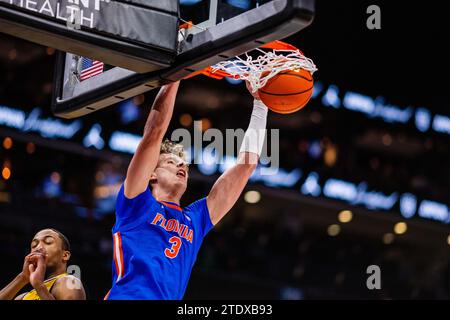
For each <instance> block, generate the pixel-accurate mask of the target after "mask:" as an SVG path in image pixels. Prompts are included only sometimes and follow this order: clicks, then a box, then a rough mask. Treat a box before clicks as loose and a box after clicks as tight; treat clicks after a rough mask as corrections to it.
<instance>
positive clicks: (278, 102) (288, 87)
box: [187, 41, 317, 114]
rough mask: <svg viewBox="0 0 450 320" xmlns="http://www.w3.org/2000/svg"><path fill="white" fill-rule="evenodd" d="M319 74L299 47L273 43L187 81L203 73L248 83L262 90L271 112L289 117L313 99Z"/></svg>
mask: <svg viewBox="0 0 450 320" xmlns="http://www.w3.org/2000/svg"><path fill="white" fill-rule="evenodd" d="M316 71H317V68H316V65H315V64H314V62H313V61H312V60H311V59H309V58H307V57H305V55H304V54H303V53H302V52H301V51H300V50H299V49H298V48H296V47H295V46H293V45H291V44H289V43H286V42H283V41H273V42H270V43H268V44H265V45H263V46H261V47H259V48H257V49H255V50H252V51H250V52H246V53H245V54H243V55H242V56H237V57H235V58H233V59H231V60H226V61H222V62H219V63H217V64H215V65H213V66H210V67H208V68H206V69H203V70H201V71H198V72H195V73H193V74H191V75H190V76H189V77H187V78H191V77H194V76H196V75H199V74H203V75H206V76H208V77H211V78H214V79H223V78H224V77H230V78H234V79H241V80H245V81H247V82H248V83H249V84H250V87H251V89H252V91H253V92H256V91H258V93H259V96H260V98H261V100H262V101H263V102H264V104H265V105H267V107H268V108H269V109H270V110H272V111H274V112H277V113H282V114H288V113H293V112H296V111H298V110H300V109H301V108H303V107H304V106H305V105H306V104H307V103H308V101H309V100H310V98H311V96H312V92H313V87H314V80H313V77H312V75H313V73H314V72H316Z"/></svg>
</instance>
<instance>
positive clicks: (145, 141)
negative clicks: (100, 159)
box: [124, 81, 179, 199]
mask: <svg viewBox="0 0 450 320" xmlns="http://www.w3.org/2000/svg"><path fill="white" fill-rule="evenodd" d="M178 86H179V82H178V81H177V82H174V83H171V84H168V85H165V86H163V87H161V89H160V90H159V93H158V95H157V96H156V99H155V101H154V102H153V106H152V109H151V110H150V113H149V115H148V118H147V122H146V124H145V128H144V134H143V137H142V140H141V142H140V143H139V146H138V147H137V149H136V152H135V154H134V156H133V159H132V160H131V162H130V165H129V166H128V171H127V177H126V179H125V183H124V193H125V196H126V197H127V198H130V199H131V198H134V197H136V196H137V195H139V194H141V193H142V192H144V191H145V190H146V188H147V186H148V183H149V180H150V175H151V173H152V172H153V171H154V169H155V167H156V165H157V163H158V158H159V150H160V147H161V142H162V139H163V137H164V135H165V133H166V131H167V127H168V126H169V122H170V119H171V118H172V113H173V107H174V104H175V97H176V94H177V91H178Z"/></svg>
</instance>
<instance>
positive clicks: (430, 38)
mask: <svg viewBox="0 0 450 320" xmlns="http://www.w3.org/2000/svg"><path fill="white" fill-rule="evenodd" d="M187 2H189V1H187ZM192 2H195V1H192ZM228 2H229V4H230V6H231V7H233V8H235V9H236V10H239V7H241V6H246V5H248V4H247V1H244V0H242V1H232V0H229V1H228ZM434 2H435V3H434V4H433V5H431V4H428V5H427V7H422V6H423V5H424V4H421V5H419V4H418V5H414V6H413V5H411V6H406V5H401V4H400V3H397V2H395V3H393V2H386V1H384V2H380V3H379V5H380V7H381V10H382V11H381V12H382V29H381V30H368V29H367V28H366V27H365V24H366V19H367V14H366V8H367V6H368V4H371V3H368V2H365V1H361V2H359V3H355V2H353V1H327V2H326V1H317V4H316V12H317V16H316V18H315V20H314V22H313V24H312V25H311V26H310V27H309V28H307V29H306V30H304V31H303V32H301V33H299V34H298V35H296V36H294V37H292V38H289V39H287V40H288V42H291V43H293V44H294V45H296V46H297V47H299V48H300V49H301V50H302V51H303V52H304V53H305V54H306V55H307V56H309V57H311V58H312V59H314V62H315V63H316V64H317V66H318V68H319V71H318V72H317V73H316V74H315V81H316V82H315V88H314V96H313V98H312V100H311V101H310V103H309V104H308V106H307V107H306V108H305V109H303V110H301V111H299V112H297V113H295V114H292V115H277V114H274V113H270V115H269V118H268V128H269V129H270V128H279V129H280V160H281V163H280V167H281V168H280V171H279V172H278V174H277V175H274V176H265V177H262V176H259V177H258V176H256V177H255V179H254V180H253V182H252V183H250V184H249V185H248V187H247V189H246V193H245V194H244V195H243V196H242V198H241V199H240V200H239V202H238V204H237V205H236V206H235V207H234V208H233V210H232V212H230V213H229V214H228V215H227V216H226V218H225V219H224V220H223V221H222V222H221V223H220V224H219V225H218V226H217V227H216V228H215V229H213V231H212V232H211V233H210V234H209V235H208V236H207V238H206V239H205V241H204V244H203V246H202V249H201V251H200V254H199V257H198V259H197V264H196V266H195V267H194V271H193V274H192V277H191V280H190V284H189V287H188V291H187V294H186V296H185V298H186V299H350V298H353V299H420V298H424V299H450V255H449V253H450V228H449V222H450V213H449V208H450V207H449V206H450V196H449V195H450V185H449V181H450V169H449V167H450V166H449V163H450V144H449V142H450V112H449V108H448V106H449V105H450V93H449V92H450V91H449V90H448V86H449V83H450V72H449V71H450V61H449V59H448V57H449V56H450V52H449V49H448V48H447V47H445V46H443V44H444V43H446V42H447V41H448V30H449V28H448V27H449V26H448V24H449V21H450V20H449V19H448V13H449V12H450V10H449V9H450V8H448V4H445V3H443V2H442V3H441V4H438V1H434ZM182 9H183V10H195V4H194V5H193V7H189V6H187V5H184V6H183V8H182ZM54 57H55V50H54V49H52V48H47V47H42V46H39V45H35V44H32V43H29V42H26V41H23V40H19V39H16V38H13V37H10V36H6V35H3V34H0V74H1V77H0V136H1V140H0V146H1V147H0V155H1V156H0V161H1V162H0V166H1V168H0V170H1V176H2V178H1V180H0V255H1V257H2V258H1V261H2V263H1V265H0V271H1V274H2V278H1V279H0V286H4V285H6V284H7V283H8V282H9V281H10V280H11V279H12V278H13V277H14V276H15V275H16V274H17V273H18V272H19V271H20V269H21V267H22V263H23V258H24V256H25V255H26V254H27V252H28V250H29V242H30V240H31V238H32V236H33V235H34V233H35V232H36V231H37V230H39V229H40V228H43V227H48V226H50V227H54V228H57V229H59V230H61V231H62V232H63V233H65V234H66V235H67V236H68V238H69V240H70V241H71V245H72V260H71V264H76V265H79V266H80V268H81V272H82V273H81V277H82V280H83V283H84V285H85V287H86V291H87V294H88V298H89V299H102V298H103V297H104V295H105V294H106V292H107V291H108V290H109V288H110V284H111V255H112V247H111V246H112V240H111V233H110V230H111V227H112V225H113V224H114V206H115V195H116V193H117V191H118V188H119V186H120V184H121V183H122V181H123V179H124V174H125V172H126V168H127V165H128V162H129V160H130V157H131V154H130V151H129V150H130V146H133V144H134V143H135V142H136V139H137V138H139V137H138V135H139V134H141V132H142V129H143V126H144V123H145V119H146V116H147V114H148V112H149V109H150V105H151V104H152V102H153V98H154V96H155V95H156V91H157V90H155V91H152V92H150V93H148V94H145V95H140V96H137V97H135V98H133V99H130V100H128V101H125V102H123V103H120V104H118V105H115V106H113V107H110V108H106V109H104V110H101V111H97V112H95V113H92V114H89V115H87V116H84V117H82V118H79V119H73V120H63V119H59V118H56V117H54V116H53V115H52V114H51V111H50V101H51V92H52V77H53V66H54ZM251 103H252V100H251V96H250V95H249V94H248V93H247V92H246V90H245V85H244V84H243V83H238V82H236V81H228V80H222V81H216V80H211V79H209V78H206V77H196V78H193V79H189V80H186V81H183V82H182V84H181V87H180V92H179V95H178V99H177V103H176V107H175V111H174V116H173V119H172V122H171V126H170V129H169V133H170V132H171V131H172V130H174V129H176V128H180V127H184V128H187V129H188V130H193V122H194V121H196V120H202V121H203V129H204V130H206V129H208V128H218V129H220V130H225V129H226V128H246V127H247V125H248V119H249V115H250V112H251V107H250V106H251ZM191 169H192V170H191V181H190V187H189V188H188V191H187V193H186V196H185V198H184V199H183V201H184V203H182V204H188V203H189V202H190V201H192V200H194V199H196V198H198V197H200V196H204V195H206V194H207V192H208V191H209V189H210V188H211V186H212V183H213V182H214V181H215V179H216V178H217V177H218V175H219V174H220V172H221V169H222V168H221V166H201V165H199V166H196V165H192V168H191ZM369 265H378V266H380V268H381V276H382V289H381V290H368V289H367V287H366V279H367V277H368V274H367V273H366V269H367V267H368V266H369Z"/></svg>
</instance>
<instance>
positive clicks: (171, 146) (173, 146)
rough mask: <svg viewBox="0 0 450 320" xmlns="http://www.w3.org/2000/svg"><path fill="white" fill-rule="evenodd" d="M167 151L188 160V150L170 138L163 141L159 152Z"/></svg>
mask: <svg viewBox="0 0 450 320" xmlns="http://www.w3.org/2000/svg"><path fill="white" fill-rule="evenodd" d="M165 153H167V154H174V155H176V156H179V157H180V158H181V159H183V160H184V161H187V160H186V152H185V150H184V147H183V145H181V144H179V143H175V142H172V141H170V140H169V139H166V140H164V141H163V142H162V143H161V151H160V153H159V154H165Z"/></svg>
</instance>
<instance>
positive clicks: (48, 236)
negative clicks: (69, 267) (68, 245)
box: [31, 229, 67, 268]
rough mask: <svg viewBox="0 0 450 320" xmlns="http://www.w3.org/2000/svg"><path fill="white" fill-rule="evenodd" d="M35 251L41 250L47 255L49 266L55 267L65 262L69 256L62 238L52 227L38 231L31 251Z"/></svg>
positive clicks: (47, 265)
mask: <svg viewBox="0 0 450 320" xmlns="http://www.w3.org/2000/svg"><path fill="white" fill-rule="evenodd" d="M35 251H40V252H42V253H43V254H44V255H45V256H46V267H47V268H55V267H56V266H58V265H59V264H60V263H63V262H64V260H65V257H66V256H67V251H65V250H64V249H63V243H62V240H61V238H60V237H59V235H58V234H57V233H56V232H55V231H53V230H50V229H44V230H41V231H39V232H38V233H36V235H35V236H34V238H33V240H32V241H31V252H35Z"/></svg>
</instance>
